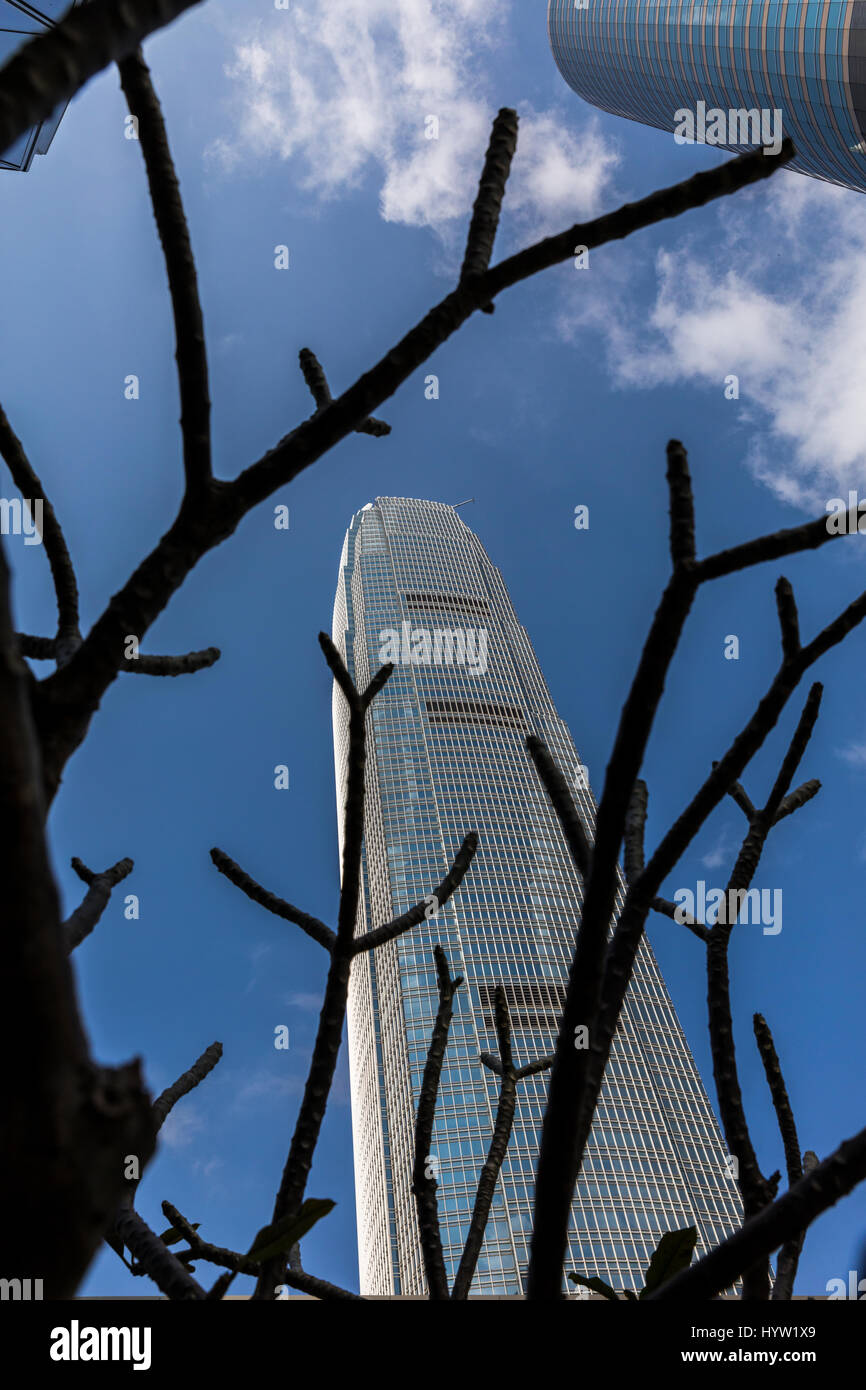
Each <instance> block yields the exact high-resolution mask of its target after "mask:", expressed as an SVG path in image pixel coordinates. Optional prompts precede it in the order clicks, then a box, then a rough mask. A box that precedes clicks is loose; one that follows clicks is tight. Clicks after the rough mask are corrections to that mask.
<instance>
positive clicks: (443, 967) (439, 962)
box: [412, 946, 463, 1300]
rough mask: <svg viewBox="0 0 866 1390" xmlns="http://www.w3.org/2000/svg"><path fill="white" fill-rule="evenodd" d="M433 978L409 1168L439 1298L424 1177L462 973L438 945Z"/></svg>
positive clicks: (438, 1252) (428, 1182) (432, 1213)
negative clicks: (435, 997) (432, 1014)
mask: <svg viewBox="0 0 866 1390" xmlns="http://www.w3.org/2000/svg"><path fill="white" fill-rule="evenodd" d="M433 955H434V957H435V960H436V978H437V983H438V986H439V1008H438V1009H437V1011H436V1021H435V1023H434V1024H433V1035H432V1037H431V1039H430V1047H429V1048H428V1050H427V1061H426V1062H425V1064H424V1075H423V1077H422V1080H421V1093H420V1095H419V1097H418V1113H417V1115H416V1117H415V1163H414V1166H413V1169H412V1192H413V1193H414V1196H415V1204H416V1206H417V1208H418V1229H419V1233H420V1236H421V1255H422V1258H423V1260H424V1273H425V1274H426V1276H427V1287H428V1289H429V1293H430V1298H431V1299H434V1300H441V1299H443V1298H447V1297H448V1277H447V1275H446V1273H445V1260H444V1258H443V1256H442V1239H441V1237H440V1234H439V1211H438V1207H437V1202H436V1188H437V1187H438V1183H437V1182H436V1179H435V1177H433V1176H432V1175H431V1176H430V1177H428V1176H427V1169H428V1167H430V1159H431V1158H432V1157H433V1155H432V1154H431V1147H432V1143H433V1120H434V1117H435V1114H436V1097H437V1096H438V1094H439V1078H440V1077H441V1075H442V1062H443V1060H444V1057H445V1047H446V1044H447V1042H448V1030H449V1029H450V1027H451V1015H452V1013H453V1006H454V993H455V991H456V990H457V989H458V988H459V987H460V985H462V983H463V976H462V975H458V976H457V977H456V978H455V979H453V980H452V978H451V971H450V969H449V967H448V959H447V957H446V955H445V952H444V951H443V949H442V947H441V946H434V948H433Z"/></svg>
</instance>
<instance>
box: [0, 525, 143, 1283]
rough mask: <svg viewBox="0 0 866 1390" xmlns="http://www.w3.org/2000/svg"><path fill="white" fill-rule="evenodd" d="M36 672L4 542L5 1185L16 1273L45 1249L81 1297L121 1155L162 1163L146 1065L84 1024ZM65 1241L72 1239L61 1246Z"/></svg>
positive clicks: (48, 1266) (0, 636)
mask: <svg viewBox="0 0 866 1390" xmlns="http://www.w3.org/2000/svg"><path fill="white" fill-rule="evenodd" d="M32 683H33V676H32V673H31V672H30V671H29V670H28V668H27V667H26V665H25V664H24V662H23V660H22V659H21V657H20V656H19V654H18V650H17V643H16V641H15V636H14V632H13V627H12V618H11V611H10V602H9V571H8V568H7V565H6V559H5V554H4V552H3V546H2V541H0V881H2V884H3V924H4V927H5V932H4V956H3V970H2V972H0V1057H2V1058H3V1066H4V1072H3V1078H2V1090H3V1106H4V1111H3V1132H2V1139H0V1183H2V1190H3V1191H4V1192H6V1193H7V1194H9V1196H10V1200H9V1201H8V1202H7V1208H6V1214H5V1217H4V1225H3V1248H4V1258H5V1260H6V1261H7V1264H8V1268H10V1269H29V1268H30V1266H31V1262H32V1258H33V1251H34V1250H38V1251H40V1252H41V1253H40V1262H41V1271H44V1273H41V1277H42V1278H43V1279H44V1284H45V1296H46V1297H47V1298H50V1299H58V1298H60V1299H63V1298H71V1297H72V1296H73V1294H74V1292H75V1289H76V1287H77V1285H78V1282H79V1280H80V1278H81V1276H82V1274H83V1273H84V1271H85V1269H86V1268H87V1266H88V1265H89V1263H90V1261H91V1259H92V1257H93V1254H94V1252H95V1251H96V1249H97V1248H98V1246H99V1243H100V1241H101V1240H102V1233H103V1231H104V1229H105V1226H106V1223H107V1221H108V1217H109V1215H110V1213H111V1212H112V1211H113V1209H114V1208H115V1207H116V1205H117V1203H118V1202H119V1201H120V1199H121V1197H122V1195H123V1193H124V1191H125V1188H126V1180H125V1178H124V1174H123V1163H122V1158H123V1155H124V1154H125V1153H134V1154H136V1155H138V1157H139V1159H140V1162H141V1163H142V1165H143V1164H145V1163H146V1162H147V1160H148V1159H149V1157H150V1155H151V1154H152V1153H153V1148H154V1136H153V1122H152V1119H151V1116H150V1105H149V1100H148V1096H147V1093H146V1091H145V1090H144V1087H143V1085H142V1080H141V1074H140V1069H139V1064H138V1062H137V1061H135V1062H132V1063H130V1064H129V1065H127V1066H123V1067H117V1068H111V1069H109V1068H100V1067H97V1066H96V1065H95V1063H94V1062H93V1061H92V1059H91V1057H90V1053H89V1049H88V1046H87V1041H86V1038H85V1035H84V1030H83V1028H82V1025H81V1020H80V1017H79V1013H78V1006H77V1000H76V991H75V985H74V981H73V977H72V971H71V968H70V964H69V960H68V953H67V943H66V940H65V938H64V933H63V928H62V926H61V921H60V904H59V900H58V895H57V889H56V886H55V883H54V875H53V873H52V869H51V863H50V860H49V857H48V850H47V846H46V842H45V834H44V818H45V806H44V800H43V791H42V775H41V767H40V760H39V749H38V745H37V740H36V737H35V733H34V729H33V723H32V719H31V714H30V698H29V697H30V694H31V691H32ZM58 1232H62V1234H63V1238H62V1240H59V1239H58Z"/></svg>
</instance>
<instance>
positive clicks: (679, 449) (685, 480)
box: [667, 439, 695, 569]
mask: <svg viewBox="0 0 866 1390" xmlns="http://www.w3.org/2000/svg"><path fill="white" fill-rule="evenodd" d="M667 457H668V473H667V476H668V492H669V496H670V519H671V528H670V548H671V563H672V564H673V567H674V569H677V568H678V567H679V566H680V565H693V564H694V562H695V503H694V498H693V496H692V480H691V475H690V473H689V465H688V457H687V455H686V451H685V449H684V448H683V446H682V444H681V443H680V441H679V440H678V439H672V440H671V441H670V442H669V444H668V447H667Z"/></svg>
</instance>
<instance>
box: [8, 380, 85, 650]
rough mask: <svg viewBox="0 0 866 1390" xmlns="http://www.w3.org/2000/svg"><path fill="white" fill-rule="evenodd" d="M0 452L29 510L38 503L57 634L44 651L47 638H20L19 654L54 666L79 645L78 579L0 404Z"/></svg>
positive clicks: (56, 523)
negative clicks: (52, 662)
mask: <svg viewBox="0 0 866 1390" xmlns="http://www.w3.org/2000/svg"><path fill="white" fill-rule="evenodd" d="M0 455H2V456H3V458H4V459H5V460H6V466H7V467H8V469H9V472H10V474H11V475H12V481H13V483H14V484H15V486H16V487H17V489H18V491H19V492H20V493H21V497H22V500H23V501H25V502H26V503H28V504H29V506H30V508H31V512H32V507H33V505H34V504H35V503H36V502H41V506H42V521H41V536H42V542H43V544H44V546H45V555H46V558H47V560H48V564H49V566H50V569H51V578H52V579H53V581H54V593H55V595H56V598H57V636H56V637H55V638H54V639H53V642H52V647H53V649H52V650H51V652H48V650H47V647H46V644H47V642H48V641H49V640H50V639H47V638H33V637H29V638H22V639H21V640H22V641H23V642H24V643H25V645H28V646H29V647H30V650H29V651H27V650H24V648H23V647H22V655H25V656H35V657H38V658H40V659H42V658H43V657H46V658H47V657H48V656H51V657H54V658H55V659H56V660H57V662H58V665H62V664H63V663H64V662H65V661H67V660H68V659H69V657H70V656H71V655H72V653H73V652H74V651H76V650H77V648H78V647H79V646H80V644H81V633H80V631H79V627H78V581H77V580H76V578H75V569H74V567H73V564H72V558H71V556H70V554H69V548H68V546H67V544H66V537H65V536H64V534H63V531H62V529H61V526H60V522H59V521H58V520H57V516H56V515H55V512H54V508H53V507H52V505H51V503H50V502H49V500H48V498H47V497H46V496H45V489H44V488H43V486H42V483H41V482H40V481H39V478H38V477H37V475H36V471H35V469H34V468H33V466H32V464H31V462H30V460H29V458H28V457H27V455H26V453H25V452H24V446H23V444H22V443H21V440H20V439H19V438H18V436H17V434H16V433H15V431H14V430H13V428H12V426H11V425H10V423H9V421H8V419H7V418H6V413H5V411H4V410H3V408H2V407H0Z"/></svg>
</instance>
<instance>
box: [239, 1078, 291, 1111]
mask: <svg viewBox="0 0 866 1390" xmlns="http://www.w3.org/2000/svg"><path fill="white" fill-rule="evenodd" d="M303 1089H304V1082H303V1079H302V1078H301V1077H300V1076H277V1075H276V1074H275V1073H274V1072H268V1071H258V1072H255V1073H254V1074H253V1075H252V1076H248V1077H247V1079H246V1080H245V1081H244V1083H243V1085H242V1086H241V1087H240V1088H239V1090H238V1091H237V1092H236V1094H235V1096H234V1098H233V1104H234V1105H235V1106H237V1107H243V1106H245V1105H254V1104H257V1103H258V1102H259V1101H261V1100H276V1099H278V1098H280V1097H282V1096H297V1095H300V1094H301V1093H302V1092H303Z"/></svg>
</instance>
